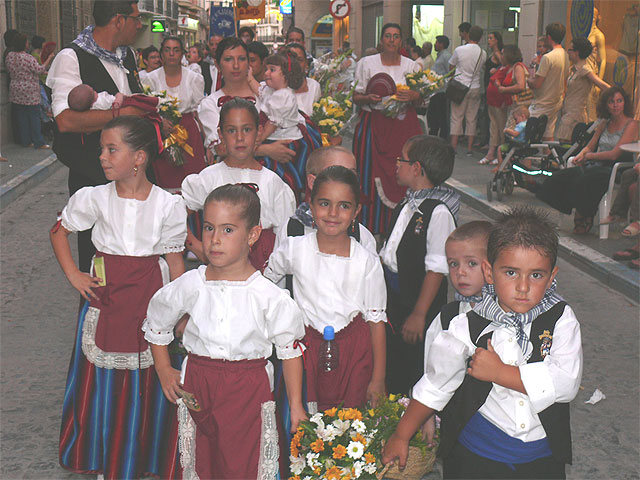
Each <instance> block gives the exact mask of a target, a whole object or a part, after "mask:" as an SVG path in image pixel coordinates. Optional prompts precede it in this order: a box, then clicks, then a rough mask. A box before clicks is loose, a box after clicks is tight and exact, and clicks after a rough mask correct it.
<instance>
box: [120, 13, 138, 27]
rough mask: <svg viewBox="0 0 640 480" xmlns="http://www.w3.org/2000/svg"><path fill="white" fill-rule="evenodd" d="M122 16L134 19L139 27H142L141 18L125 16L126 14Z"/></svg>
mask: <svg viewBox="0 0 640 480" xmlns="http://www.w3.org/2000/svg"><path fill="white" fill-rule="evenodd" d="M120 15H122V16H123V17H124V18H133V19H134V20H135V21H136V23H137V24H138V25H142V20H140V17H138V16H134V15H125V14H124V13H121V14H120Z"/></svg>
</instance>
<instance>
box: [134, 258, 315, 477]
mask: <svg viewBox="0 0 640 480" xmlns="http://www.w3.org/2000/svg"><path fill="white" fill-rule="evenodd" d="M206 269H207V267H206V266H204V265H203V266H200V267H199V268H198V269H197V270H191V271H189V272H187V273H185V274H184V275H182V276H181V277H180V278H178V279H177V280H176V281H174V282H171V283H170V284H169V285H167V286H165V287H163V288H162V289H161V290H160V291H158V292H157V293H156V295H155V296H154V297H153V299H152V300H151V302H150V303H149V309H148V312H147V322H146V323H145V327H144V329H145V331H146V334H145V338H146V339H147V340H148V341H149V342H151V343H154V344H157V345H168V344H169V343H170V342H171V341H172V340H173V333H172V329H173V326H174V325H175V324H176V323H177V322H178V320H179V319H180V317H181V316H182V315H183V314H185V313H188V314H189V315H190V317H191V318H190V320H189V323H188V324H187V326H186V329H185V331H184V337H183V344H184V346H185V348H186V349H187V351H188V352H189V354H188V356H187V359H186V360H185V362H184V364H183V367H182V382H183V385H184V390H186V391H188V392H191V393H193V395H194V396H195V398H196V399H197V400H198V402H199V403H200V405H201V408H202V409H201V411H200V412H194V411H191V410H188V409H187V407H186V406H185V405H184V404H183V403H182V401H181V400H179V404H180V406H179V422H180V461H181V465H182V468H183V478H202V479H205V478H228V479H236V478H260V479H275V478H276V475H277V472H278V434H277V429H276V419H275V402H274V401H273V392H272V390H273V367H272V365H271V364H270V363H269V362H268V361H267V360H266V359H267V358H268V357H269V356H270V355H271V351H272V349H273V345H274V344H275V347H276V353H277V355H278V358H280V359H283V360H284V359H290V358H296V357H298V356H300V355H301V351H300V349H299V348H296V347H295V345H296V340H299V339H301V338H302V336H303V335H304V326H303V324H302V322H301V312H300V310H299V309H298V307H297V306H296V304H295V302H294V301H293V300H292V299H291V298H290V297H289V296H288V295H287V294H286V292H283V291H282V290H280V289H279V288H278V287H276V286H275V285H273V284H272V283H271V282H269V281H268V280H266V279H265V278H264V277H263V276H262V275H260V273H259V272H255V273H254V274H253V275H251V276H250V277H249V278H248V279H247V280H245V281H225V280H220V281H209V280H207V279H206Z"/></svg>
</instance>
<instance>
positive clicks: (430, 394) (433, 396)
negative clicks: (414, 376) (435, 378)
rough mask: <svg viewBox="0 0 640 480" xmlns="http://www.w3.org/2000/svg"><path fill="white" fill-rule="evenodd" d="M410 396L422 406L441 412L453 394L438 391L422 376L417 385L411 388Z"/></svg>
mask: <svg viewBox="0 0 640 480" xmlns="http://www.w3.org/2000/svg"><path fill="white" fill-rule="evenodd" d="M411 396H412V398H413V399H414V400H417V401H419V402H420V403H422V404H423V405H426V406H427V407H429V408H433V409H434V410H439V411H440V410H443V409H444V407H446V406H447V403H449V400H451V397H452V396H453V393H451V394H449V393H446V392H442V391H440V390H438V389H437V388H436V387H435V386H434V385H433V384H432V383H431V382H430V381H429V379H428V378H427V376H426V375H423V376H422V378H421V379H420V380H418V383H416V384H415V385H414V386H413V390H412V393H411Z"/></svg>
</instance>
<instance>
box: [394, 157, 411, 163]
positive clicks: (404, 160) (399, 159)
mask: <svg viewBox="0 0 640 480" xmlns="http://www.w3.org/2000/svg"><path fill="white" fill-rule="evenodd" d="M396 162H400V163H416V162H415V160H407V159H406V158H402V157H396Z"/></svg>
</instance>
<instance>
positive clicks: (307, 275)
mask: <svg viewBox="0 0 640 480" xmlns="http://www.w3.org/2000/svg"><path fill="white" fill-rule="evenodd" d="M287 274H292V275H293V290H294V292H295V300H296V301H297V302H298V305H299V306H300V308H301V310H302V312H303V314H304V322H305V325H308V326H310V327H312V328H313V329H315V330H317V331H318V332H322V331H323V330H324V327H326V326H332V327H333V328H334V330H335V331H336V332H337V331H339V330H342V329H343V328H344V327H346V326H347V325H349V323H350V322H351V321H352V320H353V319H354V318H355V317H356V316H357V315H358V314H359V313H362V315H363V317H364V319H365V320H366V321H368V322H383V321H386V319H387V315H386V313H385V308H386V306H387V289H386V286H385V283H384V274H383V272H382V265H381V264H380V260H379V258H378V257H376V256H375V255H374V254H372V253H370V252H369V251H368V250H367V249H366V248H364V247H363V246H362V245H361V244H360V243H358V242H357V241H356V240H355V239H353V238H351V250H350V252H349V256H348V257H340V256H337V255H330V254H326V253H322V252H320V250H319V249H318V241H317V238H316V232H312V233H309V234H307V235H304V236H302V237H288V238H287V239H286V240H285V241H284V242H283V243H282V244H281V245H280V246H279V247H278V249H277V250H276V251H275V252H273V253H272V254H271V257H270V258H269V264H268V266H267V268H266V270H265V271H264V275H265V277H267V278H268V279H270V280H272V281H274V282H278V281H280V279H282V277H284V276H285V275H287Z"/></svg>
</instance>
